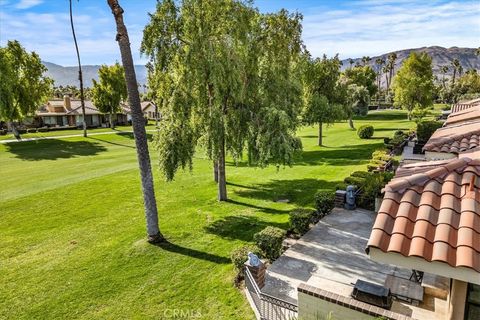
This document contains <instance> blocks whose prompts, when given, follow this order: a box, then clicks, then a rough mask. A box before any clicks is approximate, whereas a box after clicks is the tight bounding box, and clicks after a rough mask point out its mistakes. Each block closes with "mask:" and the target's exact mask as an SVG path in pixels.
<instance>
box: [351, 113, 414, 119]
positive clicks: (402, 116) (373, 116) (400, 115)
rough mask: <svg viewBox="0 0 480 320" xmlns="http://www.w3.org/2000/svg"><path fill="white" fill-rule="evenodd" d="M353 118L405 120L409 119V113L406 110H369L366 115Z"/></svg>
mask: <svg viewBox="0 0 480 320" xmlns="http://www.w3.org/2000/svg"><path fill="white" fill-rule="evenodd" d="M353 120H354V121H355V120H364V121H366V120H378V121H380V120H385V121H387V120H405V121H408V118H407V114H406V113H404V112H399V111H394V110H386V111H374V112H369V113H368V115H367V116H365V117H354V118H353Z"/></svg>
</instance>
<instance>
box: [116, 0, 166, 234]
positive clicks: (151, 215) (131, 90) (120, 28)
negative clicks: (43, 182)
mask: <svg viewBox="0 0 480 320" xmlns="http://www.w3.org/2000/svg"><path fill="white" fill-rule="evenodd" d="M107 2H108V5H109V6H110V8H111V9H112V14H113V16H114V17H115V23H116V25H117V37H116V40H117V41H118V45H119V47H120V53H121V56H122V64H123V68H124V70H125V80H126V82H127V91H128V100H129V102H130V107H131V112H132V126H133V133H134V137H135V145H136V147H137V158H138V165H139V167H140V177H141V181H142V192H143V201H144V206H145V218H146V222H147V235H148V242H150V243H158V242H162V241H164V240H165V239H164V237H163V235H162V234H161V233H160V229H159V227H158V212H157V202H156V200H155V191H154V187H153V175H152V167H151V164H150V154H149V152H148V144H147V133H146V131H145V119H144V118H143V113H142V108H141V106H140V95H139V93H138V86H137V80H136V76H135V69H134V66H133V59H132V51H131V49H130V40H129V39H128V32H127V28H126V27H125V24H124V22H123V9H122V8H121V7H120V5H119V4H118V1H117V0H107Z"/></svg>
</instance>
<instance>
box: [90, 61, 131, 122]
mask: <svg viewBox="0 0 480 320" xmlns="http://www.w3.org/2000/svg"><path fill="white" fill-rule="evenodd" d="M98 78H99V82H97V81H96V80H95V79H92V82H93V87H92V101H93V103H94V104H95V106H96V107H97V108H98V110H100V112H102V113H109V114H116V113H117V112H119V111H120V102H122V101H123V100H125V99H126V98H127V84H126V82H125V72H124V71H123V67H122V66H121V65H120V64H119V63H118V62H117V63H115V64H114V65H113V66H107V65H102V66H100V69H99V70H98Z"/></svg>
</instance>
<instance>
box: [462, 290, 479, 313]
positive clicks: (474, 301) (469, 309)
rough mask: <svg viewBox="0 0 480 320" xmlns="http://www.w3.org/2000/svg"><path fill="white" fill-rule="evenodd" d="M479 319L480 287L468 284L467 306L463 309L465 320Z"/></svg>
mask: <svg viewBox="0 0 480 320" xmlns="http://www.w3.org/2000/svg"><path fill="white" fill-rule="evenodd" d="M478 319H480V286H479V285H476V284H472V283H469V284H468V292H467V305H466V307H465V320H478Z"/></svg>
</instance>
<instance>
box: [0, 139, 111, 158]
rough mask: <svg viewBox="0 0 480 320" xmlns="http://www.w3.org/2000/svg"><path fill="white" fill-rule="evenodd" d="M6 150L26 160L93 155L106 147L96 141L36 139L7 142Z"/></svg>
mask: <svg viewBox="0 0 480 320" xmlns="http://www.w3.org/2000/svg"><path fill="white" fill-rule="evenodd" d="M5 146H6V149H7V152H11V153H13V154H15V156H16V158H19V159H22V160H28V161H37V160H57V159H67V158H72V157H79V156H94V155H97V154H99V153H100V152H104V151H107V149H106V148H105V147H104V146H102V145H101V144H100V143H97V142H90V141H68V140H57V139H50V140H38V141H28V142H21V143H19V142H13V143H7V144H6V145H5Z"/></svg>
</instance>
